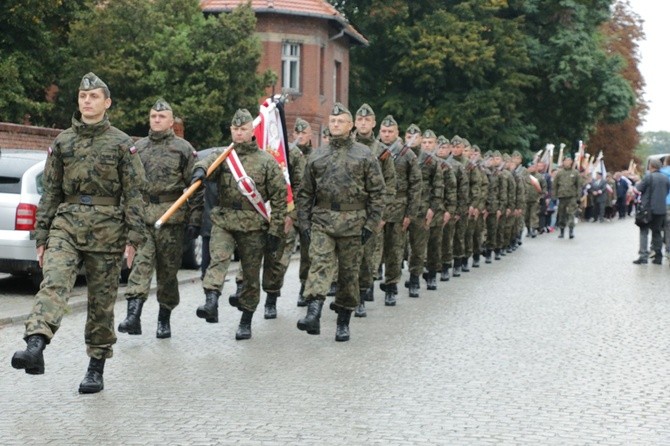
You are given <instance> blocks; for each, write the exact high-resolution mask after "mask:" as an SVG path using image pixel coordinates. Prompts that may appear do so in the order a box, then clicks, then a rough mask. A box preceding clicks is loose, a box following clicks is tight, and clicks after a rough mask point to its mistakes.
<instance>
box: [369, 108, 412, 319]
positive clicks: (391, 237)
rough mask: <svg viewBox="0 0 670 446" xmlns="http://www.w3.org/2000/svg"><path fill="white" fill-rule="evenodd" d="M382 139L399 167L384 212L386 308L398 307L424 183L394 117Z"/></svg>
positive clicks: (382, 130)
mask: <svg viewBox="0 0 670 446" xmlns="http://www.w3.org/2000/svg"><path fill="white" fill-rule="evenodd" d="M379 136H380V138H381V144H382V146H383V147H384V148H386V149H387V150H389V151H390V152H391V155H392V158H393V162H394V165H395V179H396V192H395V195H394V197H393V200H392V201H391V202H390V203H388V204H387V205H386V208H385V210H384V216H385V217H384V218H385V219H386V224H385V225H384V249H383V252H384V283H383V284H381V285H380V287H381V289H382V291H384V292H385V293H386V294H385V296H384V305H386V306H394V305H395V304H396V298H397V295H398V282H399V281H400V277H401V275H402V269H401V265H402V259H403V255H404V253H405V242H406V240H407V237H406V231H407V228H408V227H409V224H410V219H411V217H413V216H414V215H416V214H417V212H418V206H419V201H420V199H421V183H422V179H421V170H420V169H419V164H418V161H417V157H416V155H415V154H414V152H413V151H411V150H409V146H408V145H404V144H403V141H402V139H400V138H399V132H398V123H397V122H396V121H395V119H393V116H390V115H389V116H387V117H386V118H384V120H383V121H382V123H381V126H380V129H379Z"/></svg>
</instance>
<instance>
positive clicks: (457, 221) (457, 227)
mask: <svg viewBox="0 0 670 446" xmlns="http://www.w3.org/2000/svg"><path fill="white" fill-rule="evenodd" d="M468 145H469V143H468ZM449 146H450V148H451V156H449V158H448V159H447V161H449V163H451V167H452V168H453V169H454V173H455V174H456V181H457V184H458V192H457V200H458V201H457V204H456V212H455V213H454V215H452V220H453V223H452V224H448V225H447V226H446V228H447V231H448V240H449V243H448V244H447V248H448V249H449V250H448V252H447V253H446V255H445V254H443V263H444V264H446V266H445V265H443V268H444V270H446V274H443V276H446V277H448V276H449V273H448V270H449V268H450V265H451V264H452V260H453V268H454V270H453V276H454V277H459V276H460V275H461V270H462V264H463V260H464V259H463V258H464V257H465V232H466V229H467V225H468V220H469V218H470V216H471V214H472V211H473V209H472V205H471V200H470V177H469V172H467V171H466V164H467V161H468V160H466V159H465V157H464V156H463V150H464V149H465V141H464V140H463V139H462V138H461V137H459V136H458V135H456V136H454V137H453V138H452V139H451V142H450V144H449ZM443 272H445V271H443ZM446 277H442V278H440V280H442V279H444V278H446Z"/></svg>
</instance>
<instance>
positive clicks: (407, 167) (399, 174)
mask: <svg viewBox="0 0 670 446" xmlns="http://www.w3.org/2000/svg"><path fill="white" fill-rule="evenodd" d="M380 144H381V145H382V147H383V148H385V149H388V150H390V151H391V152H395V153H397V154H398V156H397V158H395V160H393V164H394V171H395V185H396V190H395V194H394V196H393V200H392V201H391V202H390V203H389V204H387V205H386V209H385V211H384V218H385V219H386V221H389V222H394V223H400V222H402V220H403V219H404V218H405V217H413V216H415V215H416V214H417V213H418V209H419V202H420V200H421V185H422V181H421V180H422V178H421V169H419V163H418V161H417V158H416V155H415V154H414V152H412V151H411V150H407V151H405V153H404V154H403V155H402V156H400V150H401V148H402V147H403V142H402V140H401V139H400V138H398V139H397V140H396V141H395V142H394V143H393V144H391V145H390V146H388V147H386V146H385V145H384V144H383V143H380ZM391 159H393V157H391Z"/></svg>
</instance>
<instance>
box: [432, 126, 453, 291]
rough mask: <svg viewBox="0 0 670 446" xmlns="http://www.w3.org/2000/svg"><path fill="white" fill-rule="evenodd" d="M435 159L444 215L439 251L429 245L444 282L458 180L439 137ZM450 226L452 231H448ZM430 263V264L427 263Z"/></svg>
mask: <svg viewBox="0 0 670 446" xmlns="http://www.w3.org/2000/svg"><path fill="white" fill-rule="evenodd" d="M437 144H438V147H437V153H436V155H437V158H438V159H440V160H441V163H440V165H441V166H442V176H443V179H444V215H443V216H442V226H440V231H441V232H442V234H441V238H440V244H439V249H435V245H433V244H430V246H431V251H433V250H434V251H437V252H439V258H436V259H435V266H434V268H435V269H436V270H440V281H441V282H446V281H448V280H449V266H448V264H447V263H446V262H445V261H444V259H445V256H446V255H448V254H447V253H449V252H451V249H452V246H453V245H452V243H453V225H454V223H455V220H453V216H454V215H455V213H456V207H457V205H458V193H457V192H458V179H457V178H456V172H457V171H458V170H457V169H454V168H453V164H451V163H450V162H449V161H447V157H448V156H449V151H450V150H451V149H450V147H449V140H448V139H447V138H446V137H445V136H443V135H440V136H439V137H438V138H437ZM450 225H451V228H452V230H451V231H449V229H448V228H449V227H450ZM450 237H451V238H450ZM429 263H431V262H429Z"/></svg>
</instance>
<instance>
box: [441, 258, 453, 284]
mask: <svg viewBox="0 0 670 446" xmlns="http://www.w3.org/2000/svg"><path fill="white" fill-rule="evenodd" d="M449 268H451V263H443V264H442V271H440V282H449Z"/></svg>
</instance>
